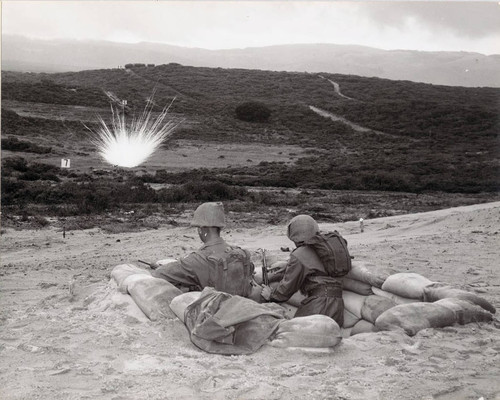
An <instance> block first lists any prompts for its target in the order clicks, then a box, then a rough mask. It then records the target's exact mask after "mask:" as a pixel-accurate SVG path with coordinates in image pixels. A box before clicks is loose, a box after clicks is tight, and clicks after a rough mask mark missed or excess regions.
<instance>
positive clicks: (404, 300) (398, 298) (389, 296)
mask: <svg viewBox="0 0 500 400" xmlns="http://www.w3.org/2000/svg"><path fill="white" fill-rule="evenodd" d="M372 290H373V294H375V295H377V296H382V297H385V298H387V299H391V300H393V301H394V302H395V303H396V304H398V305H399V304H409V303H418V302H420V300H416V299H407V298H406V297H401V296H398V295H397V294H394V293H389V292H386V291H385V290H382V289H379V288H377V287H374V286H372Z"/></svg>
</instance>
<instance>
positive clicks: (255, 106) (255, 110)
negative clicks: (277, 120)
mask: <svg viewBox="0 0 500 400" xmlns="http://www.w3.org/2000/svg"><path fill="white" fill-rule="evenodd" d="M235 112H236V117H237V118H238V119H240V120H242V121H247V122H265V121H267V120H268V119H269V117H270V116H271V110H270V109H269V108H268V107H267V106H266V105H265V104H262V103H259V102H257V101H248V102H246V103H243V104H240V105H239V106H238V107H236V110H235Z"/></svg>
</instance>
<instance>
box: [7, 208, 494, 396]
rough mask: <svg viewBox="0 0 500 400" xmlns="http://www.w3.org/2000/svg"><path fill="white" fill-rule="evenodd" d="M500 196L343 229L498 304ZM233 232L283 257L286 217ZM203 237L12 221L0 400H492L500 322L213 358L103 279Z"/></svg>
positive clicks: (353, 243) (404, 267) (357, 243)
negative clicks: (36, 226) (21, 226)
mask: <svg viewBox="0 0 500 400" xmlns="http://www.w3.org/2000/svg"><path fill="white" fill-rule="evenodd" d="M499 222H500V202H497V203H488V204H481V205H474V206H468V207H460V208H453V209H447V210H440V211H434V212H429V213H422V214H412V215H403V216H395V217H387V218H379V219H372V220H366V221H365V231H364V232H363V233H361V232H360V231H359V226H358V224H357V223H354V222H350V223H344V224H336V225H332V224H323V225H321V228H322V229H323V230H328V229H331V228H336V229H338V230H339V231H340V232H341V233H342V234H344V235H345V236H346V238H347V239H348V241H349V244H350V248H351V252H352V254H353V255H354V256H355V258H356V259H357V260H369V261H371V262H373V263H376V264H378V265H380V266H382V267H385V268H389V269H390V270H391V271H393V272H404V271H413V272H418V273H420V274H422V275H424V276H426V277H428V278H429V279H431V280H433V281H444V282H448V283H452V284H454V285H456V286H458V287H460V288H463V289H467V290H469V291H472V292H476V293H478V294H479V295H481V296H483V297H484V298H486V299H487V300H489V301H490V302H491V303H493V304H494V305H495V306H496V307H497V308H500V296H499V295H500V274H499V262H498V259H499V250H498V249H499V244H500V241H499V238H500V233H499V231H500V223H499ZM231 225H232V226H229V228H228V229H227V230H226V232H225V237H226V239H227V240H228V241H230V242H233V243H237V244H240V245H244V246H246V247H248V248H250V249H257V248H259V247H265V248H267V249H269V250H271V251H273V252H274V253H275V254H276V255H277V256H279V257H281V258H284V257H286V253H281V252H280V251H279V249H280V247H281V246H290V247H291V245H292V243H291V242H289V241H288V239H287V238H286V236H285V235H284V226H256V227H254V228H251V229H243V228H238V227H237V226H236V224H234V223H232V224H231ZM198 246H199V241H198V239H197V238H196V237H195V232H194V230H193V229H192V228H187V227H179V228H172V227H165V228H162V229H158V230H153V231H144V232H135V233H121V234H115V235H112V234H106V233H103V232H102V231H101V230H99V229H92V230H85V231H71V232H69V233H67V235H66V238H63V237H62V232H61V231H58V230H56V229H55V228H50V229H45V230H37V231H26V230H25V231H14V230H12V229H7V230H4V231H3V234H2V237H1V257H2V259H1V263H2V269H1V271H0V275H1V283H0V398H2V399H112V400H119V399H266V400H270V399H384V400H385V399H440V400H444V399H450V400H451V399H480V398H482V399H484V400H489V399H500V380H499V379H498V377H499V376H500V357H499V352H500V340H499V339H500V331H499V328H500V324H499V323H498V320H496V321H495V322H493V323H490V324H486V323H481V324H469V325H466V326H452V327H447V328H444V329H427V330H423V331H421V332H419V333H418V334H417V335H416V336H414V337H411V338H410V337H408V336H405V335H404V334H401V333H395V332H379V333H370V334H362V335H357V336H354V337H351V338H348V339H345V340H343V341H342V343H341V344H340V345H339V346H337V347H336V348H334V349H333V350H329V351H312V350H304V349H302V350H298V349H278V348H272V347H270V346H264V347H263V348H261V349H260V350H259V351H258V352H256V353H255V354H253V355H250V356H231V357H228V356H214V355H210V354H207V353H204V352H203V351H201V350H198V349H197V348H196V347H195V346H194V345H192V344H191V342H190V341H189V338H188V336H187V331H186V329H185V327H184V325H182V323H181V322H180V321H178V320H169V321H160V322H151V321H149V320H147V319H146V318H145V317H144V316H143V315H141V313H140V312H137V309H136V308H135V307H134V304H132V303H131V302H130V299H129V297H128V296H126V295H121V294H118V293H117V291H116V290H115V289H114V288H113V287H112V286H111V285H110V283H109V274H110V271H111V269H112V268H113V266H115V265H117V264H119V263H123V262H126V261H131V260H132V261H135V260H137V259H138V258H142V259H147V260H158V259H161V258H167V257H172V256H173V257H176V256H179V255H182V254H184V253H186V252H187V251H190V250H191V249H194V248H196V247H198Z"/></svg>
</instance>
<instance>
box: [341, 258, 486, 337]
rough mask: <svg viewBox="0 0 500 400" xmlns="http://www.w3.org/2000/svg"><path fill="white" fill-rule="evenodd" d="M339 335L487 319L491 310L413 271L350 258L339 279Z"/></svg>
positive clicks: (471, 295)
mask: <svg viewBox="0 0 500 400" xmlns="http://www.w3.org/2000/svg"><path fill="white" fill-rule="evenodd" d="M343 299H344V326H343V331H344V336H352V335H356V334H358V333H366V332H376V331H385V330H401V329H402V330H404V331H405V332H406V333H407V334H408V335H410V336H413V335H415V334H416V333H417V332H418V331H420V330H422V329H426V328H440V327H444V326H449V325H453V324H455V323H459V324H466V323H469V322H485V321H491V320H492V319H493V315H492V314H494V313H495V311H496V310H495V308H494V307H493V306H492V305H491V304H490V303H489V302H487V301H486V300H485V299H483V298H481V297H479V296H477V295H476V294H474V293H469V292H466V291H464V290H461V289H457V288H453V287H451V286H449V285H447V284H443V283H438V282H432V281H430V280H429V279H427V278H425V277H423V276H421V275H419V274H416V273H411V272H410V273H397V274H393V275H388V274H384V273H381V272H378V271H377V268H376V267H375V266H374V265H373V264H370V263H363V262H355V263H353V266H352V270H351V271H350V272H349V274H348V275H347V276H346V277H345V278H344V291H343Z"/></svg>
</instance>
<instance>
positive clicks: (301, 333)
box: [268, 315, 342, 347]
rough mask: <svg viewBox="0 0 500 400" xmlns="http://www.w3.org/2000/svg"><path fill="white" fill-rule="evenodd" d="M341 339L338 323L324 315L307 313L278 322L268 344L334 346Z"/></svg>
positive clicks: (281, 345)
mask: <svg viewBox="0 0 500 400" xmlns="http://www.w3.org/2000/svg"><path fill="white" fill-rule="evenodd" d="M341 340H342V334H341V331H340V327H339V326H338V324H337V323H336V322H335V321H334V320H333V319H332V318H330V317H327V316H326V315H308V316H306V317H297V318H293V319H291V320H283V321H281V322H280V324H279V326H278V329H277V331H276V332H275V334H274V335H273V336H272V337H271V338H270V340H269V342H268V344H269V345H270V346H274V347H334V346H336V345H337V344H339V343H340V341H341Z"/></svg>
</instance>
